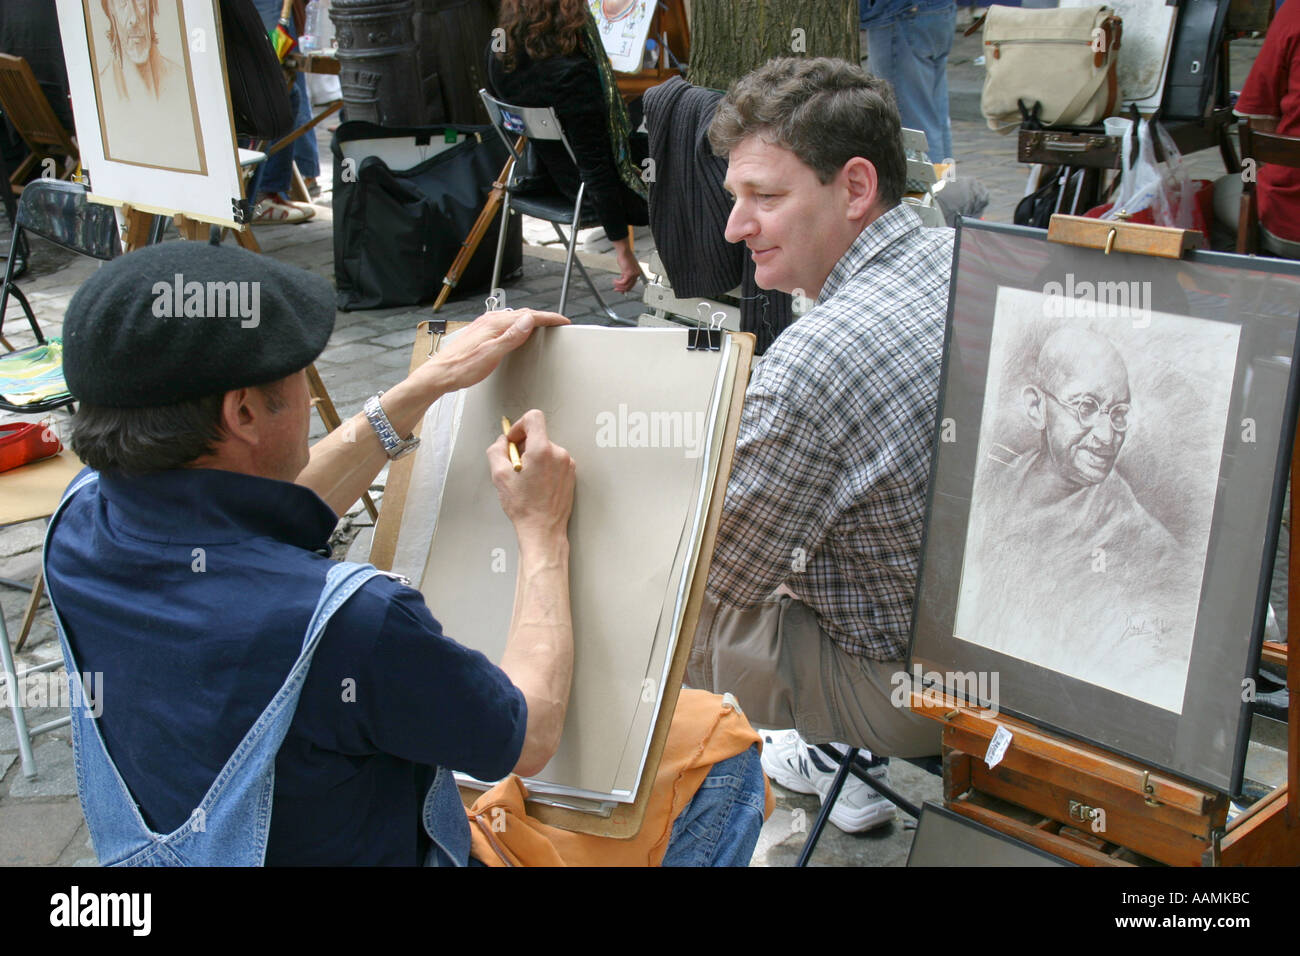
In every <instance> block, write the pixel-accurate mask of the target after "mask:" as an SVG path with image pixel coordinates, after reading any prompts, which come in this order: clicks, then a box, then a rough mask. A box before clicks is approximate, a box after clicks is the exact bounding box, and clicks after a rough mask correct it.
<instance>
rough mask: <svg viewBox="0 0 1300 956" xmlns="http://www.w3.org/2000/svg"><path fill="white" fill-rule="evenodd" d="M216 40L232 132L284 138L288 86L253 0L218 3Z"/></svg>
mask: <svg viewBox="0 0 1300 956" xmlns="http://www.w3.org/2000/svg"><path fill="white" fill-rule="evenodd" d="M221 38H222V43H223V45H224V47H225V50H226V75H227V76H228V77H229V79H230V109H231V112H232V113H233V114H234V118H235V132H236V133H238V134H239V135H240V136H248V137H250V138H252V139H258V140H266V141H267V142H274V141H275V140H277V139H280V138H281V137H283V136H287V135H288V134H289V133H290V131H292V130H293V109H292V108H291V106H290V105H289V88H288V86H287V85H286V83H285V81H284V68H283V67H281V66H280V61H279V59H278V58H277V57H276V55H275V48H274V47H272V46H271V38H270V37H269V36H268V35H267V33H266V28H265V27H263V26H262V17H261V15H260V14H259V13H258V12H257V8H256V7H254V6H253V0H221ZM309 135H310V134H309Z"/></svg>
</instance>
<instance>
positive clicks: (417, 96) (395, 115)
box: [330, 0, 442, 126]
mask: <svg viewBox="0 0 1300 956" xmlns="http://www.w3.org/2000/svg"><path fill="white" fill-rule="evenodd" d="M415 8H416V0H333V3H332V5H331V7H330V19H331V20H333V21H334V30H335V36H336V37H337V38H338V45H339V47H338V59H339V82H340V84H341V85H342V87H343V106H344V115H345V116H346V117H347V118H348V119H349V120H367V121H369V122H371V123H379V124H381V125H384V126H424V125H429V124H433V123H438V122H441V115H440V114H441V112H442V111H441V109H436V110H435V109H431V108H430V104H429V103H428V102H427V97H426V95H425V93H426V91H425V88H424V87H425V84H424V83H423V82H422V81H421V76H420V55H419V49H418V45H417V43H416V37H415V33H414V27H413V20H412V17H413V14H414V12H415ZM436 105H437V104H435V106H436ZM434 112H436V113H437V114H439V115H430V114H431V113H434Z"/></svg>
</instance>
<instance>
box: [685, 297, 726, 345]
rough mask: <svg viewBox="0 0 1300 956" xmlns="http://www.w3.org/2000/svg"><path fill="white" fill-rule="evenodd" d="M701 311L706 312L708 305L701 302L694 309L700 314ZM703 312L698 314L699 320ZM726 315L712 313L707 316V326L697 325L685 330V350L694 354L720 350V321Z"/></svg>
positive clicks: (720, 312) (719, 312)
mask: <svg viewBox="0 0 1300 956" xmlns="http://www.w3.org/2000/svg"><path fill="white" fill-rule="evenodd" d="M701 309H703V310H704V312H707V311H708V309H709V304H708V303H707V302H701V303H700V304H699V305H697V306H696V307H695V311H697V312H700V310H701ZM704 312H700V317H701V320H702V319H703V316H704ZM726 317H727V314H726V313H725V312H722V311H717V312H714V313H713V314H712V315H711V316H709V324H708V326H707V327H705V326H704V325H703V324H701V325H697V326H696V327H695V328H693V329H687V330H686V348H687V349H689V350H691V351H694V352H717V351H720V350H721V349H722V321H723V319H725V318H726Z"/></svg>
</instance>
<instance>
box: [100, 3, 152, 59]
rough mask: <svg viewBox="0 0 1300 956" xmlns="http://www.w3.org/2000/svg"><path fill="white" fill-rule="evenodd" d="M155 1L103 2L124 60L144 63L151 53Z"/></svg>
mask: <svg viewBox="0 0 1300 956" xmlns="http://www.w3.org/2000/svg"><path fill="white" fill-rule="evenodd" d="M155 3H156V0H105V2H104V10H105V12H106V13H107V14H108V16H109V19H111V20H112V21H113V33H114V35H115V36H116V37H117V43H118V47H119V49H120V50H121V52H122V56H123V57H124V59H125V60H127V61H129V62H131V63H135V64H137V65H140V64H143V63H146V62H147V61H148V60H149V54H150V53H151V52H153V13H154V9H153V8H154V5H155Z"/></svg>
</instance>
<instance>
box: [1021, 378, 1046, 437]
mask: <svg viewBox="0 0 1300 956" xmlns="http://www.w3.org/2000/svg"><path fill="white" fill-rule="evenodd" d="M1043 398H1044V395H1043V393H1042V391H1041V390H1040V389H1039V388H1038V387H1037V386H1036V385H1026V386H1025V387H1024V388H1023V389H1021V391H1020V400H1021V401H1023V402H1024V403H1025V417H1026V418H1028V419H1029V423H1030V424H1031V425H1033V426H1034V427H1035V428H1036V429H1038V430H1039V431H1042V430H1043V429H1044V428H1045V427H1046V426H1047V413H1046V411H1045V410H1044V409H1043Z"/></svg>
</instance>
